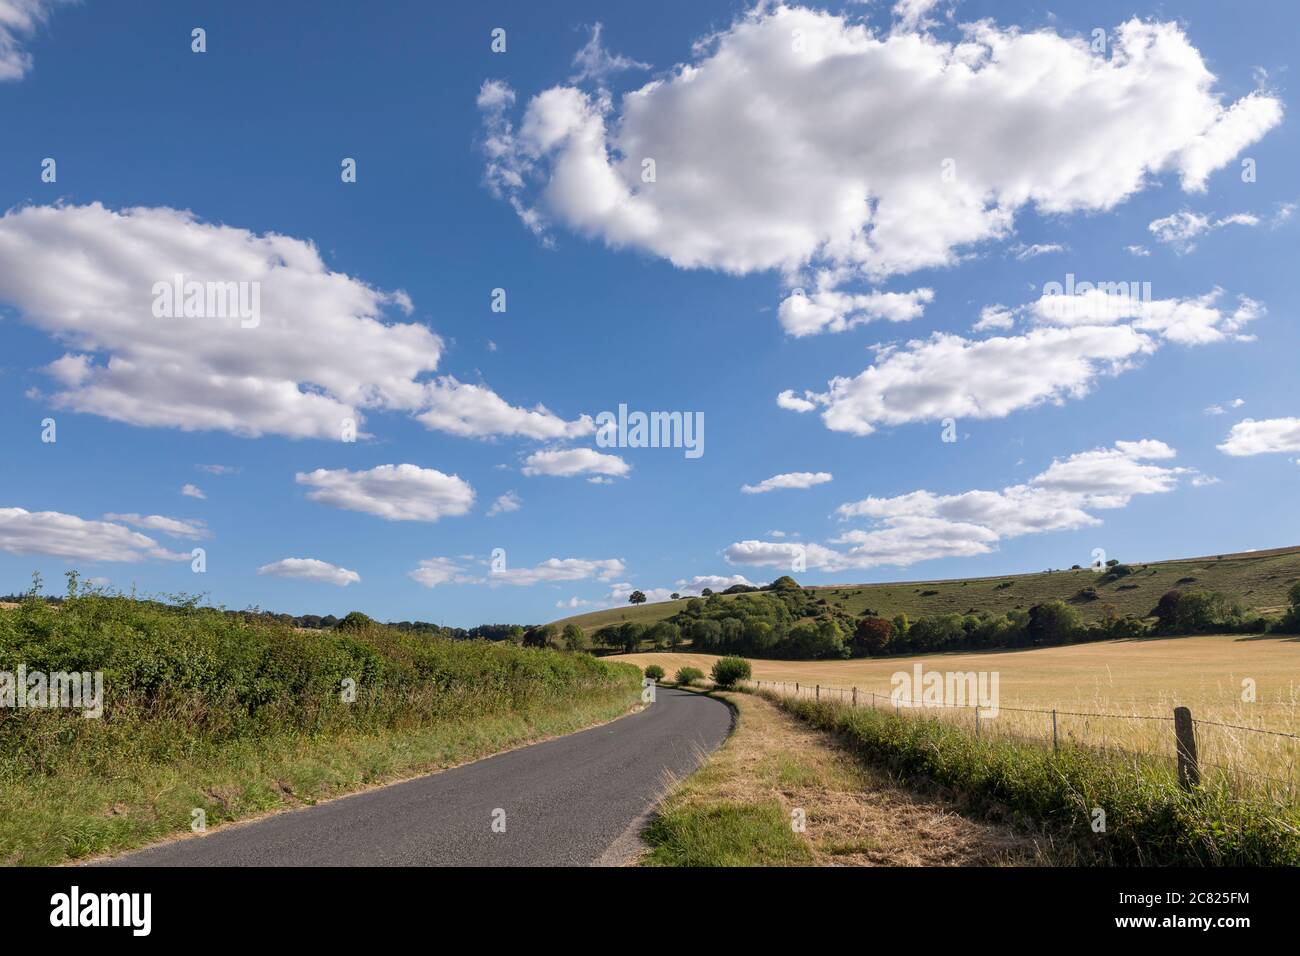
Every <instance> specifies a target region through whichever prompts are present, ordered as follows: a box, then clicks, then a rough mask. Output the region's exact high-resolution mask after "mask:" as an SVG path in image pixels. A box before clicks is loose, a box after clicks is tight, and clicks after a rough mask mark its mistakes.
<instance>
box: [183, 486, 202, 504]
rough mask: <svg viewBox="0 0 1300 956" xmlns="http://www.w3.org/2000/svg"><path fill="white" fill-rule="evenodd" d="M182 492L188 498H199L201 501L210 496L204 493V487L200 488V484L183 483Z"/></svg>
mask: <svg viewBox="0 0 1300 956" xmlns="http://www.w3.org/2000/svg"><path fill="white" fill-rule="evenodd" d="M181 494H183V495H184V496H185V497H186V498H198V499H199V500H200V501H202V500H204V499H206V498H207V497H208V496H207V495H206V494H205V493H204V491H203V489H202V488H200V487H199V486H198V485H191V484H184V485H181Z"/></svg>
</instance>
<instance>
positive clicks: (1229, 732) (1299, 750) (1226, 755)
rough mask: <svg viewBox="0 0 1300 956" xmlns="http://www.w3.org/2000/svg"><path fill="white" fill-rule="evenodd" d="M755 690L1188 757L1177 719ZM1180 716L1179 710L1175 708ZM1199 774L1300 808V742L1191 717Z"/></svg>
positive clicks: (1146, 754)
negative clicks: (1179, 741)
mask: <svg viewBox="0 0 1300 956" xmlns="http://www.w3.org/2000/svg"><path fill="white" fill-rule="evenodd" d="M745 683H746V685H747V686H749V687H751V688H755V689H758V690H765V691H771V692H772V693H776V694H782V695H785V696H793V697H800V698H810V699H816V700H827V701H838V702H840V703H843V704H846V705H848V706H851V707H869V708H871V709H873V710H889V711H892V712H894V713H895V714H897V715H898V716H899V717H925V718H933V719H940V720H945V721H947V722H949V723H951V724H953V725H954V726H957V727H959V728H961V729H963V730H965V731H967V732H969V733H973V734H974V735H975V736H977V737H980V738H987V739H990V740H1007V741H1013V742H1018V743H1024V744H1031V745H1034V746H1044V747H1051V748H1053V749H1055V750H1059V749H1061V748H1063V747H1075V748H1087V749H1089V750H1093V751H1102V752H1105V753H1108V754H1112V755H1115V756H1118V757H1123V758H1125V759H1128V760H1132V761H1135V762H1142V763H1146V764H1149V763H1152V762H1160V763H1165V764H1167V765H1168V766H1169V767H1170V768H1171V769H1173V768H1175V767H1176V766H1177V763H1178V760H1179V757H1180V749H1181V750H1182V753H1181V756H1182V757H1183V758H1184V759H1186V757H1187V755H1188V754H1187V748H1186V747H1182V748H1180V745H1179V743H1178V739H1177V737H1176V734H1175V731H1174V727H1173V725H1174V724H1175V718H1174V716H1173V715H1172V713H1171V715H1170V716H1164V715H1159V714H1118V713H1105V712H1093V711H1083V710H1077V709H1069V710H1067V709H1064V708H1045V707H1010V706H998V707H996V708H992V707H981V706H980V705H979V704H976V703H969V704H968V703H940V702H935V701H926V700H924V699H919V700H913V699H908V698H900V697H899V696H897V695H895V694H893V693H889V694H881V693H877V692H875V691H871V690H868V689H866V688H858V687H841V686H836V685H831V684H808V683H803V682H799V681H772V680H749V681H746V682H745ZM1171 711H1172V708H1171ZM1191 725H1192V728H1193V731H1192V732H1193V734H1194V741H1195V743H1194V746H1193V747H1192V748H1191V754H1192V759H1193V761H1194V763H1195V764H1196V772H1197V773H1198V774H1199V773H1200V772H1201V771H1209V774H1208V776H1209V777H1210V778H1211V779H1213V778H1214V777H1216V776H1217V778H1218V779H1220V780H1222V781H1225V782H1226V783H1228V785H1229V786H1230V787H1231V788H1232V789H1233V790H1234V791H1239V792H1242V793H1243V795H1247V794H1248V795H1249V796H1251V797H1255V796H1264V797H1266V798H1268V799H1271V800H1274V801H1276V802H1278V803H1281V804H1284V805H1287V806H1295V805H1297V804H1300V774H1298V773H1297V770H1298V768H1300V734H1297V733H1291V732H1289V731H1283V730H1275V729H1272V728H1266V727H1250V726H1247V725H1245V724H1237V723H1229V722H1226V721H1220V720H1204V719H1197V718H1196V717H1195V715H1192V717H1191Z"/></svg>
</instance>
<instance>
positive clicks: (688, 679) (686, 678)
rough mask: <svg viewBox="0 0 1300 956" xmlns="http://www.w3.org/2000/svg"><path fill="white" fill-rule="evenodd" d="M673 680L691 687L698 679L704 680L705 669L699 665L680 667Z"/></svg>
mask: <svg viewBox="0 0 1300 956" xmlns="http://www.w3.org/2000/svg"><path fill="white" fill-rule="evenodd" d="M673 680H674V681H675V682H676V683H678V684H682V685H683V686H685V687H690V686H691V685H692V684H694V683H696V682H697V681H702V680H704V671H702V670H700V669H699V668H698V667H679V668H678V669H677V673H676V674H674V675H673Z"/></svg>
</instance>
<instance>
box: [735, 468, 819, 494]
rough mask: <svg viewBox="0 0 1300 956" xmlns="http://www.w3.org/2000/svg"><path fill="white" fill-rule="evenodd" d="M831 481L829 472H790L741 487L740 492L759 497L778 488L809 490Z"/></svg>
mask: <svg viewBox="0 0 1300 956" xmlns="http://www.w3.org/2000/svg"><path fill="white" fill-rule="evenodd" d="M830 480H831V473H830V472H829V471H816V472H814V471H792V472H789V473H787V474H784V475H773V476H772V477H771V478H765V479H763V480H762V481H760V482H759V483H758V484H756V485H741V487H740V490H741V491H743V492H744V493H745V494H747V495H761V494H765V493H766V492H769V491H776V490H777V489H778V488H811V487H813V486H814V485H823V484H825V483H826V482H828V481H830Z"/></svg>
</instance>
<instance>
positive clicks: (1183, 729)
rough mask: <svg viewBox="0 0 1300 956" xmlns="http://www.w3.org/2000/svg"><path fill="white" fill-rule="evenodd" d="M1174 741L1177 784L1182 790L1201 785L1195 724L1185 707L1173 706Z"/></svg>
mask: <svg viewBox="0 0 1300 956" xmlns="http://www.w3.org/2000/svg"><path fill="white" fill-rule="evenodd" d="M1174 741H1175V744H1176V746H1177V748H1178V784H1179V786H1181V787H1182V788H1183V789H1184V790H1192V789H1194V788H1196V787H1199V786H1200V785H1201V768H1200V764H1199V763H1198V762H1197V759H1196V724H1195V723H1194V722H1193V721H1192V712H1191V711H1190V710H1188V709H1187V708H1186V707H1175V708H1174Z"/></svg>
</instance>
